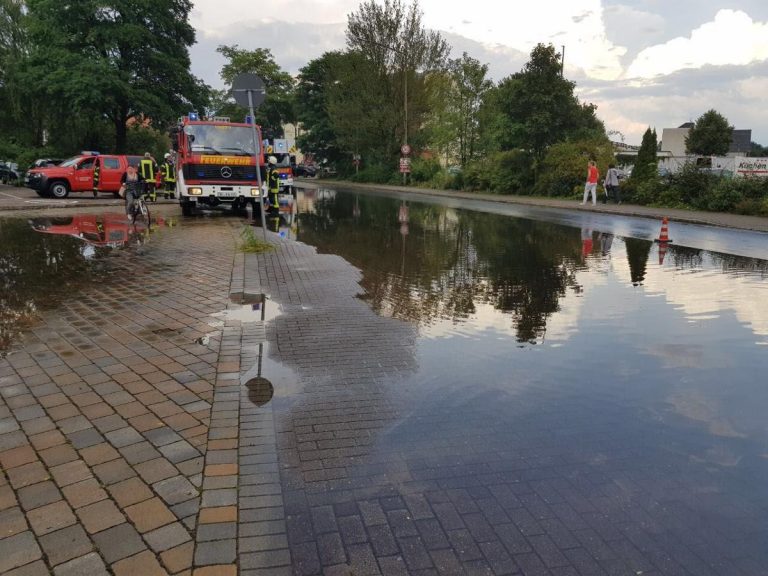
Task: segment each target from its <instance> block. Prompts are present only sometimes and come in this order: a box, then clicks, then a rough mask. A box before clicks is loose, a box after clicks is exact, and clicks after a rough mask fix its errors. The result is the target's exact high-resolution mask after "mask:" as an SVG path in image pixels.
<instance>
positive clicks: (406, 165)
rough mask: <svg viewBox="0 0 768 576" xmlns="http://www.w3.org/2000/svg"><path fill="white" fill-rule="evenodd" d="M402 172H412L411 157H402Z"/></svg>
mask: <svg viewBox="0 0 768 576" xmlns="http://www.w3.org/2000/svg"><path fill="white" fill-rule="evenodd" d="M400 173H401V174H410V173H411V159H410V158H407V157H405V156H403V157H402V158H400Z"/></svg>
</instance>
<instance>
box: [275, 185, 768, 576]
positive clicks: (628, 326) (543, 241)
mask: <svg viewBox="0 0 768 576" xmlns="http://www.w3.org/2000/svg"><path fill="white" fill-rule="evenodd" d="M447 204H452V206H449V205H447ZM470 207H471V208H472V209H467V208H463V207H462V206H461V205H459V204H458V203H457V202H455V201H451V202H448V203H445V202H442V201H440V200H433V201H430V202H423V201H420V200H419V199H418V198H409V197H407V196H396V197H388V196H386V195H381V196H371V195H357V194H354V193H341V192H335V191H332V190H322V189H321V190H318V191H305V192H304V193H300V195H299V197H298V199H297V212H298V216H297V218H296V221H297V225H295V226H293V227H291V226H289V225H288V224H289V223H288V222H286V223H285V233H286V234H291V233H292V234H294V235H295V237H296V238H297V239H298V240H299V241H301V242H304V243H307V244H310V245H312V246H315V247H317V249H318V251H319V252H321V253H328V254H336V255H339V256H341V257H342V258H344V259H345V260H346V261H348V262H349V263H351V264H352V265H353V266H355V267H357V268H358V269H359V270H360V272H361V275H362V279H361V281H360V285H361V293H360V295H359V298H361V299H362V300H363V301H364V302H366V303H367V304H368V305H369V306H370V307H371V308H372V309H373V310H374V311H375V312H376V313H377V314H378V315H380V316H382V317H386V318H392V319H397V320H401V321H402V322H404V323H405V324H407V325H408V326H410V327H412V329H413V331H414V334H415V335H414V336H413V344H412V345H410V344H409V345H408V346H409V348H410V350H411V352H412V355H413V361H412V362H411V363H410V364H409V363H407V362H406V363H404V364H403V365H405V366H406V368H405V371H406V372H407V375H406V376H405V377H404V378H403V379H402V380H401V381H397V380H392V381H391V382H389V383H388V384H386V383H385V384H383V385H382V387H383V389H384V390H385V391H386V394H387V395H388V402H387V403H383V404H377V405H376V408H375V410H380V411H381V412H380V413H379V416H378V418H383V419H385V420H387V422H386V423H385V424H384V425H382V426H381V428H380V429H379V430H377V432H376V433H375V435H374V438H373V440H371V441H370V444H371V446H370V452H369V453H368V454H367V456H368V458H369V461H370V462H374V463H377V464H372V465H370V466H371V467H372V468H373V469H369V470H367V471H360V469H364V468H365V466H364V465H357V466H355V469H356V470H357V471H355V472H349V470H350V468H352V467H351V466H347V469H346V470H347V472H346V473H347V474H351V475H353V476H354V475H355V474H358V475H359V476H363V477H366V480H367V481H369V482H372V483H374V484H375V483H376V482H379V483H380V484H381V485H385V484H386V485H387V486H389V487H390V488H391V489H392V490H393V491H394V493H395V494H397V495H398V496H402V497H403V498H406V499H407V498H408V496H407V495H408V494H410V495H411V496H414V495H415V496H418V497H426V499H427V501H428V502H429V503H430V504H431V506H432V510H433V511H436V510H438V509H439V510H442V511H443V512H444V513H445V514H448V512H446V510H449V511H450V513H451V514H454V513H457V514H456V515H455V517H454V521H453V522H452V521H451V520H450V519H448V520H447V521H446V523H447V524H448V525H450V526H451V527H452V529H454V530H455V531H456V532H455V533H453V534H448V538H449V540H450V541H451V543H452V544H453V546H452V549H453V551H454V552H455V554H456V555H457V556H458V558H459V560H461V561H462V565H463V567H464V569H465V570H469V569H470V568H469V565H470V564H471V563H472V562H475V561H477V562H480V563H485V564H483V565H484V566H485V568H484V569H485V570H486V571H487V569H488V566H489V565H490V570H491V571H492V572H496V573H504V572H505V571H508V570H512V569H510V566H514V567H516V568H517V569H520V570H521V571H523V572H524V573H526V574H534V573H535V574H550V573H551V574H555V573H556V574H561V573H562V574H576V573H578V574H583V575H592V574H641V573H643V574H695V575H701V574H729V575H730V574H768V418H766V414H768V385H767V384H766V383H768V379H766V373H767V372H768V261H766V260H764V259H760V258H757V257H747V256H740V255H734V254H733V253H729V247H735V249H734V250H733V251H734V252H737V253H742V254H764V255H766V256H768V236H767V235H764V234H756V233H749V232H743V233H742V232H737V231H730V230H717V229H713V228H707V227H701V226H699V227H697V226H680V225H677V224H675V223H674V222H673V223H672V224H671V230H670V234H671V236H672V237H673V239H674V236H675V234H677V235H678V237H679V239H680V240H681V241H682V243H683V244H684V245H680V244H678V243H673V244H670V245H663V246H660V245H659V244H655V243H654V242H653V241H652V240H651V239H650V238H653V237H654V236H657V235H658V232H659V224H660V223H654V222H653V221H648V220H640V219H634V218H624V217H606V216H599V215H590V214H585V213H581V214H579V213H577V212H573V213H571V214H569V215H568V216H567V217H566V216H562V215H556V216H552V215H549V216H548V217H547V221H544V220H542V219H527V218H523V217H519V215H518V216H517V217H515V216H510V215H508V214H504V213H501V214H499V213H493V211H494V210H495V211H501V212H503V211H505V210H509V208H505V207H498V206H496V207H491V206H490V205H486V206H481V205H480V203H475V202H473V203H470ZM482 209H485V210H487V211H485V212H483V211H480V210H482ZM512 210H517V211H523V210H524V208H519V207H515V208H512ZM537 210H538V209H535V210H534V211H537ZM574 224H575V225H574ZM651 229H653V230H651ZM633 231H636V232H637V233H636V234H635V235H634V237H633V234H632V233H633ZM704 247H706V248H708V249H703V248H704ZM718 249H719V250H722V251H716V250H718ZM382 339H383V340H384V338H382ZM387 353H388V352H387V351H384V352H383V354H384V355H386V354H387ZM396 354H397V352H396V351H394V352H393V353H392V355H393V356H396ZM337 391H338V390H337ZM349 394H351V395H352V396H353V397H354V396H355V393H354V392H349ZM310 396H311V394H310ZM371 397H373V395H371V396H368V397H365V399H368V400H370V398H371ZM361 399H364V396H363V395H359V396H358V398H357V401H359V400H361ZM313 401H317V400H313ZM276 402H277V404H276V409H280V407H281V404H280V401H279V399H278V400H276ZM306 403H307V404H308V403H310V401H309V400H307V401H306ZM362 405H363V406H365V409H368V410H370V409H371V408H370V405H368V404H365V403H363V404H362ZM283 409H284V410H285V416H284V418H285V421H284V423H283V426H285V428H286V429H287V430H293V429H294V428H296V427H298V426H299V425H300V424H306V423H307V422H306V417H307V414H306V412H302V411H297V408H296V407H295V405H291V404H290V403H289V402H285V403H284V404H283ZM292 412H294V413H292ZM302 418H304V420H302ZM348 418H349V417H348ZM349 419H350V420H353V418H349ZM348 426H349V424H348ZM316 429H325V428H322V427H319V426H318V427H316ZM366 432H367V430H366ZM362 436H363V435H362V434H361V435H360V436H359V437H357V441H358V443H360V444H367V443H368V442H366V441H363V440H362ZM310 439H314V438H312V437H311V435H305V436H304V437H303V438H302V436H301V435H298V441H299V442H301V441H303V440H310ZM318 444H319V442H318ZM297 452H298V456H299V459H302V460H303V459H309V458H310V457H309V456H308V455H306V454H303V453H302V451H301V448H299V449H298V450H297ZM303 464H304V462H302V465H303ZM377 474H378V476H377ZM308 475H309V473H308V472H307V469H306V468H305V469H304V480H305V481H306V479H307V477H308ZM366 475H368V476H366ZM305 484H306V488H305V489H306V493H307V495H308V496H307V497H308V498H309V501H310V503H311V502H312V501H313V498H312V493H313V485H312V483H309V482H305ZM321 486H323V485H320V484H318V485H315V488H314V489H315V490H320V489H321ZM324 486H325V488H329V487H331V486H333V487H334V488H336V489H341V488H343V484H334V483H333V482H328V483H327V484H325V485H324ZM316 500H317V501H320V502H321V501H322V500H320V499H316ZM334 504H336V505H338V501H336V502H334ZM443 507H445V509H444V508H443ZM409 514H412V515H413V514H415V513H414V509H413V508H409ZM425 518H426V517H425ZM440 519H441V524H442V526H443V529H444V530H446V531H449V529H448V528H446V523H443V522H442V521H443V518H442V517H441V518H440ZM425 521H426V520H425ZM510 530H511V531H512V533H514V536H510ZM416 533H417V534H421V538H422V542H423V541H424V540H425V539H426V536H425V534H424V532H423V531H417V532H416ZM518 536H519V541H518V539H517V537H518ZM452 537H453V538H452ZM454 539H456V540H457V541H461V542H463V544H455V543H454ZM499 541H501V542H502V543H503V544H504V547H503V550H504V551H505V552H506V553H509V554H510V555H512V556H513V557H514V558H513V559H514V562H513V563H511V564H509V565H507V567H506V568H502V567H500V565H497V564H493V561H492V558H491V557H490V556H489V555H491V556H492V555H493V554H492V553H491V552H488V550H487V549H486V548H488V546H491V545H490V544H489V543H493V546H496V544H498V542H499ZM483 543H485V544H483ZM493 546H491V548H490V549H491V550H496V548H494V547H493ZM374 548H375V546H374ZM467 549H469V550H472V551H477V552H478V554H477V556H475V555H474V554H473V553H468V552H466V550H467ZM401 550H402V547H401ZM462 550H463V551H464V552H463V553H464V556H462ZM500 556H501V557H502V558H507V556H506V555H505V554H500ZM432 560H433V562H435V563H437V561H436V560H435V557H434V555H433V556H432ZM496 560H498V559H496ZM408 565H409V568H411V569H413V568H414V567H416V566H420V567H423V568H428V567H430V565H429V562H428V561H425V562H424V564H423V566H421V565H419V563H418V561H416V560H414V561H413V563H412V564H411V563H410V562H409V563H408ZM566 568H569V569H572V570H573V571H567V570H566ZM558 570H561V571H558ZM576 570H578V572H577V571H576Z"/></svg>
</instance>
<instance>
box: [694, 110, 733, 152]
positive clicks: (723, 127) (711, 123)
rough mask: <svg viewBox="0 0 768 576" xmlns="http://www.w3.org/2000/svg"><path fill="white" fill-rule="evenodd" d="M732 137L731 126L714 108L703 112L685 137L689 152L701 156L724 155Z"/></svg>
mask: <svg viewBox="0 0 768 576" xmlns="http://www.w3.org/2000/svg"><path fill="white" fill-rule="evenodd" d="M732 139H733V126H731V125H730V124H728V119H727V118H726V117H725V116H723V115H722V114H720V113H719V112H717V111H716V110H708V111H707V112H704V114H702V115H701V116H699V118H698V119H697V120H696V122H695V124H694V125H693V128H691V129H690V131H689V132H688V136H686V138H685V148H686V151H687V152H688V153H689V154H701V155H702V156H725V155H726V154H727V153H728V149H729V148H730V146H731V140H732Z"/></svg>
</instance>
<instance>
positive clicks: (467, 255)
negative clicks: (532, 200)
mask: <svg viewBox="0 0 768 576" xmlns="http://www.w3.org/2000/svg"><path fill="white" fill-rule="evenodd" d="M359 204H360V211H359V214H360V215H359V216H358V217H357V218H353V217H352V215H353V211H354V198H353V197H352V196H350V195H345V194H339V195H337V196H336V197H335V198H333V199H328V200H325V201H321V202H319V203H318V204H317V206H316V212H315V213H314V214H303V215H301V219H302V224H301V227H300V229H301V235H300V240H303V241H306V242H308V243H310V244H312V245H315V246H317V247H318V249H319V250H320V251H327V252H332V253H335V254H339V255H341V256H342V257H344V258H345V259H346V260H347V261H349V262H351V263H352V264H354V265H355V266H357V267H359V268H360V269H361V270H362V271H363V280H362V282H361V284H362V287H363V289H364V291H365V293H364V294H363V296H362V297H363V298H364V299H366V300H367V301H368V302H369V303H370V305H371V306H372V307H373V308H374V309H375V310H376V311H377V312H378V313H379V314H383V315H389V316H394V317H397V318H401V319H405V320H409V321H414V322H419V323H429V322H432V321H434V320H436V319H450V320H453V321H456V322H458V321H461V320H463V319H465V318H467V317H468V316H470V315H471V314H473V313H474V312H475V311H476V307H477V306H478V305H480V304H489V305H492V306H493V307H495V308H496V309H498V310H501V311H504V312H509V313H511V315H512V317H513V319H514V320H513V322H514V325H515V327H516V330H517V336H518V339H519V340H521V341H529V340H534V339H536V338H538V337H541V336H542V335H543V333H544V330H545V327H546V320H547V317H548V316H549V315H550V314H552V313H554V312H556V311H557V310H558V302H559V299H560V298H561V297H562V295H563V294H564V293H565V290H566V289H567V287H568V286H572V285H574V284H575V281H574V271H575V270H576V269H577V267H578V266H579V263H578V255H579V253H580V252H579V250H580V244H579V237H578V235H574V234H573V230H570V229H568V228H563V227H559V226H556V225H552V224H547V223H542V222H536V221H529V220H520V219H512V218H508V217H504V216H499V215H491V214H482V213H477V212H463V211H461V212H455V211H453V210H448V209H446V208H443V207H440V206H430V205H424V204H415V205H412V206H411V207H410V210H409V226H408V234H407V235H402V234H401V232H400V229H401V228H400V225H399V224H398V221H397V216H398V205H399V204H398V202H397V201H395V200H391V199H388V198H375V197H362V198H360V200H359Z"/></svg>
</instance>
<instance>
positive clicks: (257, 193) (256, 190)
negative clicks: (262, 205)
mask: <svg viewBox="0 0 768 576" xmlns="http://www.w3.org/2000/svg"><path fill="white" fill-rule="evenodd" d="M258 195H259V189H258V188H251V196H258Z"/></svg>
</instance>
